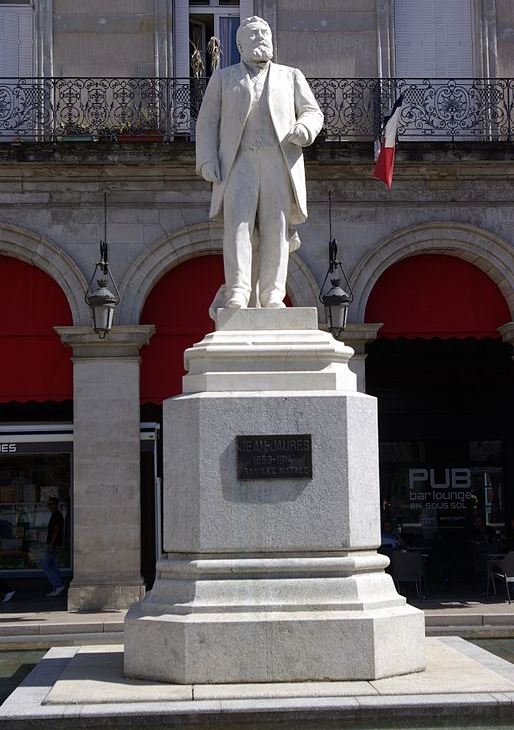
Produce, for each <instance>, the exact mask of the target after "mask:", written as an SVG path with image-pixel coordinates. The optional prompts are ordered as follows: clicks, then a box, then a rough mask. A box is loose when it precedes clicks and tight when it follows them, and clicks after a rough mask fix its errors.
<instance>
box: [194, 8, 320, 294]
mask: <svg viewBox="0 0 514 730" xmlns="http://www.w3.org/2000/svg"><path fill="white" fill-rule="evenodd" d="M237 46H238V49H239V52H240V54H241V59H242V60H241V62H240V63H238V64H235V65H233V66H229V67H227V68H224V69H221V70H219V71H216V72H215V73H214V74H213V76H212V78H211V80H210V81H209V84H208V86H207V90H206V93H205V98H204V100H203V103H202V106H201V109H200V113H199V116H198V123H197V127H196V164H197V172H198V174H199V175H201V176H202V177H203V178H204V179H205V180H208V181H209V182H212V183H213V187H212V201H211V212H210V215H211V218H214V219H217V220H221V219H222V220H223V222H224V237H223V257H224V266H225V287H224V288H222V289H223V291H220V292H219V293H218V295H217V296H216V299H215V303H213V308H217V307H223V306H225V307H229V308H245V307H247V306H262V307H275V308H277V307H283V306H284V303H283V299H284V296H285V293H286V277H287V263H288V258H289V251H290V248H291V250H294V248H297V247H298V246H299V238H298V234H297V233H296V231H295V230H294V225H295V224H297V223H302V222H303V221H304V220H305V219H306V217H307V205H306V192H305V171H304V164H303V155H302V147H305V146H307V145H309V144H311V143H312V142H313V141H314V139H315V138H316V136H317V134H318V133H319V131H320V129H321V126H322V124H323V115H322V113H321V110H320V108H319V106H318V104H317V102H316V100H315V98H314V95H313V93H312V91H311V90H310V88H309V85H308V84H307V81H306V80H305V77H304V76H303V74H302V73H301V71H299V70H298V69H296V68H291V67H289V66H280V65H278V64H275V63H272V62H271V58H272V56H273V43H272V36H271V29H270V27H269V25H268V24H267V23H266V21H264V20H262V18H258V17H257V16H252V17H251V18H246V19H245V20H243V21H242V23H241V25H240V26H239V29H238V31H237Z"/></svg>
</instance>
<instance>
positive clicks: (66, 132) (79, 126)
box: [56, 122, 95, 142]
mask: <svg viewBox="0 0 514 730" xmlns="http://www.w3.org/2000/svg"><path fill="white" fill-rule="evenodd" d="M56 136H57V139H58V140H59V141H60V142H94V141H95V137H94V136H93V134H92V133H91V128H90V127H89V125H87V124H84V123H83V122H65V123H64V124H61V125H60V126H59V127H58V128H57V129H56Z"/></svg>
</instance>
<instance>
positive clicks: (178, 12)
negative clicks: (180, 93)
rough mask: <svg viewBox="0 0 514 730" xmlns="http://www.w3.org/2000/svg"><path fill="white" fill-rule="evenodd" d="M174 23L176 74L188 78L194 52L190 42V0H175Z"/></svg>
mask: <svg viewBox="0 0 514 730" xmlns="http://www.w3.org/2000/svg"><path fill="white" fill-rule="evenodd" d="M173 23H174V29H173V32H174V37H175V59H174V75H175V76H177V77H179V78H187V77H188V76H189V59H190V57H191V53H192V49H191V50H190V44H189V2H188V0H175V13H174V16H173Z"/></svg>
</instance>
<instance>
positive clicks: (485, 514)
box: [366, 255, 514, 596]
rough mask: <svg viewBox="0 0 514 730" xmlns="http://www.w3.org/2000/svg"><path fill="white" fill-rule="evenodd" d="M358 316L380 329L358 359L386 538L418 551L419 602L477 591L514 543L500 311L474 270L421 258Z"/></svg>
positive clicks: (509, 372) (495, 293)
mask: <svg viewBox="0 0 514 730" xmlns="http://www.w3.org/2000/svg"><path fill="white" fill-rule="evenodd" d="M416 259H417V260H416ZM434 292H437V296H436V297H434ZM400 294H401V296H399V295H400ZM478 303H479V304H478ZM366 317H367V318H369V321H376V322H384V326H383V328H382V329H381V330H380V332H379V337H378V339H377V340H376V341H375V342H373V343H371V344H370V345H368V350H367V353H368V357H367V360H366V384H367V390H368V392H369V393H370V394H372V395H375V396H377V398H378V412H379V441H380V490H381V509H382V530H383V541H384V543H389V547H388V552H391V548H393V549H396V550H402V551H407V552H410V551H412V552H419V553H421V554H422V556H423V572H424V578H425V580H426V593H427V594H428V595H435V594H437V593H439V592H441V591H442V592H443V593H445V594H447V595H449V594H453V595H454V596H455V595H457V594H459V595H460V596H462V595H466V594H469V593H470V592H474V593H479V594H484V593H486V591H487V562H488V560H489V559H490V558H491V556H493V555H498V554H505V553H506V552H507V551H508V550H510V549H513V548H514V532H513V530H512V524H514V521H513V518H514V489H513V485H514V435H513V428H512V423H513V419H514V362H513V360H512V348H511V346H510V345H509V344H507V343H505V342H502V339H501V337H500V334H499V332H498V329H497V328H498V327H500V326H501V325H503V324H504V323H505V322H506V321H508V319H509V317H510V313H509V310H508V307H507V306H506V303H505V300H504V299H503V298H502V296H501V293H500V292H499V290H498V289H497V287H496V286H495V285H494V283H493V282H492V281H491V280H490V279H488V277H487V276H486V275H485V274H484V273H483V272H481V271H479V270H478V269H476V267H473V266H472V265H471V264H468V263H467V262H463V261H459V260H458V259H455V258H453V257H450V256H440V255H438V256H435V255H432V256H426V255H422V256H417V257H413V258H412V259H405V260H403V261H401V262H400V263H399V264H398V265H395V266H392V267H391V269H390V270H389V271H386V273H385V274H384V275H383V277H382V278H381V279H379V280H378V282H377V286H376V289H375V290H374V291H373V292H372V293H371V296H370V299H369V304H368V310H367V312H366ZM380 335H382V336H380ZM393 562H394V561H393ZM393 568H394V565H393Z"/></svg>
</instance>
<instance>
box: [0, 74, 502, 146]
mask: <svg viewBox="0 0 514 730" xmlns="http://www.w3.org/2000/svg"><path fill="white" fill-rule="evenodd" d="M206 83H207V80H206V79H189V78H184V79H177V78H107V77H105V78H85V77H82V78H64V77H60V78H58V77H54V78H0V143H7V144H13V143H15V144H22V143H23V142H24V141H30V142H60V141H63V142H77V143H78V142H83V141H86V142H87V141H89V142H97V141H110V142H120V143H124V142H133V141H136V142H138V141H139V142H145V143H147V142H172V141H173V140H175V139H177V138H182V139H186V140H188V139H192V138H194V128H195V120H196V118H197V116H198V110H199V108H200V104H201V101H202V98H203V94H204V91H205V86H206ZM309 83H310V85H311V88H312V89H313V91H314V94H315V96H316V98H317V100H318V102H319V104H320V106H321V108H322V110H323V113H324V115H325V126H324V129H323V131H322V135H321V139H323V140H325V141H327V142H331V141H335V142H344V141H366V140H372V139H374V138H375V137H376V136H377V135H378V134H379V131H380V125H381V120H382V119H383V117H384V115H386V114H387V113H388V111H389V109H390V108H391V105H392V104H393V102H394V100H395V99H396V98H397V97H398V96H399V95H400V94H403V95H404V102H403V106H402V111H401V116H400V126H399V129H398V134H399V137H400V138H401V139H403V140H405V141H409V140H411V141H418V142H419V141H425V142H438V141H444V142H451V143H454V142H470V141H471V142H481V143H482V142H483V143H487V142H494V143H504V142H510V141H512V139H513V134H514V79H498V78H495V79H493V78H491V79H376V78H361V79H357V78H355V79H343V78H311V79H309Z"/></svg>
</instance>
